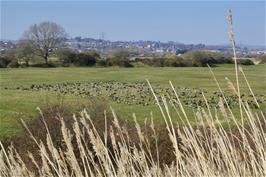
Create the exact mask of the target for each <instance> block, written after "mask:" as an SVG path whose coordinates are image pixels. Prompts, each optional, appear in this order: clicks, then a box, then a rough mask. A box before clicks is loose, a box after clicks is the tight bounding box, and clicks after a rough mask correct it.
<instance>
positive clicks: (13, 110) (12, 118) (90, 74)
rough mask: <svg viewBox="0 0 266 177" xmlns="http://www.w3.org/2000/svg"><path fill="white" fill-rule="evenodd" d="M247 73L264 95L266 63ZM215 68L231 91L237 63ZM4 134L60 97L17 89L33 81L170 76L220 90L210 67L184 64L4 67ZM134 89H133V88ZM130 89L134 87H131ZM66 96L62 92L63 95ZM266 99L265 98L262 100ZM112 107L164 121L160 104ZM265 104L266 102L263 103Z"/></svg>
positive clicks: (0, 106)
mask: <svg viewBox="0 0 266 177" xmlns="http://www.w3.org/2000/svg"><path fill="white" fill-rule="evenodd" d="M243 69H244V71H245V74H246V76H247V78H248V80H249V82H250V85H251V86H252V88H253V90H254V92H255V93H256V94H258V96H259V97H260V96H262V97H263V98H262V99H265V97H264V96H263V94H265V90H266V77H265V76H266V70H265V65H256V66H245V67H243ZM213 71H214V73H215V75H216V77H217V79H218V81H219V83H220V84H221V87H222V89H223V90H225V91H229V89H228V84H227V81H226V80H225V77H228V78H229V79H230V80H231V81H232V82H235V73H234V66H233V65H221V66H219V67H215V68H213ZM0 75H1V78H0V91H1V97H0V115H1V116H0V137H3V136H13V135H18V134H19V132H20V131H21V129H20V119H24V120H30V119H32V118H33V117H36V114H38V112H37V110H36V107H37V106H41V105H43V104H45V103H46V102H47V100H50V102H51V100H52V101H53V100H56V99H57V97H58V94H57V93H55V92H49V91H31V90H21V89H16V88H17V87H27V88H28V87H30V86H31V85H32V84H51V85H55V84H58V83H65V82H70V83H74V82H80V83H90V82H100V81H101V82H107V81H113V82H118V83H122V82H123V83H135V82H138V83H139V82H143V83H145V82H146V81H145V79H148V80H149V81H150V82H151V84H152V85H155V86H156V85H159V86H160V87H162V88H166V87H169V80H171V81H172V83H173V84H174V85H175V86H176V87H180V88H191V89H192V88H194V89H203V88H204V89H206V91H207V92H206V95H207V96H210V95H211V94H212V92H214V91H218V88H217V86H216V84H215V82H214V81H213V78H212V76H211V73H210V71H209V69H208V68H201V67H198V68H197V67H193V68H192V67H184V68H166V67H165V68H151V67H145V68H144V67H140V68H114V67H110V68H20V69H2V68H1V69H0ZM240 85H241V90H242V93H246V94H249V92H248V88H247V85H246V83H245V82H244V80H243V78H242V77H241V79H240ZM132 91H133V90H132ZM129 92H130V90H129ZM60 97H62V96H60ZM63 97H64V100H65V102H68V103H76V102H80V101H84V102H86V100H87V99H88V98H82V97H80V96H74V95H65V96H63ZM262 101H264V100H262ZM265 101H266V100H265ZM110 104H111V105H112V107H113V108H114V109H115V110H116V111H117V112H118V113H119V114H120V115H122V116H123V117H125V118H126V119H129V120H130V119H132V113H136V115H137V117H138V119H140V120H143V119H145V118H146V117H150V112H151V111H152V112H153V115H154V118H155V120H156V121H157V122H160V121H162V119H161V116H160V112H159V109H158V108H157V106H156V105H154V104H151V105H148V106H142V105H127V104H122V103H116V102H114V101H111V100H110ZM263 104H265V103H263ZM188 109H189V110H191V111H189V113H190V116H191V117H193V111H192V110H193V109H192V108H188Z"/></svg>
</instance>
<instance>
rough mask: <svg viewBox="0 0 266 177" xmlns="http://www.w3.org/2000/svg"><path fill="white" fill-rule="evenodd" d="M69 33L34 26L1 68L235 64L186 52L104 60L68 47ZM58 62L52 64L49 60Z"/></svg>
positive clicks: (122, 52) (115, 55)
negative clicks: (179, 54) (139, 64)
mask: <svg viewBox="0 0 266 177" xmlns="http://www.w3.org/2000/svg"><path fill="white" fill-rule="evenodd" d="M67 36H68V35H67V33H66V32H65V30H64V29H63V28H62V27H61V26H60V25H58V24H56V23H54V22H42V23H40V24H34V25H32V26H30V27H29V29H28V30H26V31H25V32H24V34H23V36H22V38H21V40H20V42H19V44H18V48H17V49H16V50H15V51H9V52H6V53H4V54H1V56H0V67H1V68H4V67H28V66H43V67H52V66H99V67H108V66H119V67H133V66H134V63H136V62H138V63H142V64H143V65H147V66H153V67H185V66H192V67H204V66H207V64H208V65H211V66H214V65H215V64H224V63H226V64H231V63H233V61H232V58H231V57H230V56H226V55H224V54H221V53H211V52H205V51H195V52H186V53H185V54H183V55H182V56H176V55H166V56H163V57H153V58H135V59H134V60H132V58H131V57H130V52H128V51H126V50H119V51H116V52H114V53H112V54H110V55H108V56H105V57H103V56H101V55H100V54H99V53H98V52H96V51H87V52H76V51H74V50H72V49H69V48H67V47H66V46H65V43H64V41H65V40H66V39H67ZM51 57H53V58H57V59H58V60H57V61H56V60H51V61H49V58H51ZM238 61H239V63H240V64H244V65H252V64H254V63H253V62H252V61H251V60H248V59H241V60H238Z"/></svg>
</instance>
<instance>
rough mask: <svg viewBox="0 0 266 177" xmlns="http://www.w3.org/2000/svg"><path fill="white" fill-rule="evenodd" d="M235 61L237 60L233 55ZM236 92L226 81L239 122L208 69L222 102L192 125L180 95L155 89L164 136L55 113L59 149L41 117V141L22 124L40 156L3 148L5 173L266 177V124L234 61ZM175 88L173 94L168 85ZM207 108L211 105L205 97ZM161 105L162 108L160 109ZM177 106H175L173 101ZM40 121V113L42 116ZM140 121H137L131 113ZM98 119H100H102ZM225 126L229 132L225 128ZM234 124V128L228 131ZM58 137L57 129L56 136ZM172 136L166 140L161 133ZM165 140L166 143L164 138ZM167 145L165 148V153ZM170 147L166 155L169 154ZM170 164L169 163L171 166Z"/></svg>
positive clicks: (150, 127) (0, 170) (0, 164)
mask: <svg viewBox="0 0 266 177" xmlns="http://www.w3.org/2000/svg"><path fill="white" fill-rule="evenodd" d="M229 22H230V40H231V41H232V45H233V48H234V39H233V35H232V34H233V33H232V26H231V25H232V15H231V11H230V12H229ZM234 59H235V61H236V60H237V58H236V56H234ZM235 66H236V67H235V71H236V80H237V83H236V86H235V85H234V84H233V83H232V82H230V80H229V79H228V83H229V87H230V88H231V89H232V90H233V92H235V94H236V95H238V96H239V103H240V104H239V105H240V106H239V111H240V112H241V120H240V121H237V119H236V118H235V116H234V114H233V112H232V111H231V109H230V107H229V106H228V103H227V100H226V98H225V97H224V96H223V91H222V90H221V87H220V86H219V83H218V82H217V80H216V78H215V75H214V73H213V72H212V71H211V73H212V75H213V77H214V81H215V82H216V84H217V86H218V88H219V89H220V92H221V94H222V97H221V99H220V103H219V107H218V108H217V109H215V111H212V110H210V108H209V107H208V109H207V110H206V109H202V108H200V107H199V108H198V109H197V110H196V112H195V119H197V120H198V122H199V124H198V126H197V127H192V125H191V124H190V122H189V118H188V117H187V113H186V110H185V109H184V107H183V105H182V102H181V101H180V99H179V96H178V95H177V93H176V92H175V96H176V98H175V100H171V101H170V102H169V103H168V102H166V99H165V98H164V96H162V97H158V96H157V95H155V93H154V92H153V89H152V86H151V85H150V83H149V82H148V84H149V85H150V88H151V90H152V92H153V94H154V98H155V100H156V101H157V104H158V108H159V109H160V111H161V114H162V118H163V119H164V121H165V127H163V131H160V129H158V128H156V126H155V125H154V124H153V117H152V115H151V119H150V120H149V124H146V125H145V126H144V127H141V126H140V125H139V124H138V122H137V121H136V119H135V127H130V126H126V125H125V124H123V123H122V124H121V122H120V121H118V118H117V115H116V114H115V112H114V111H113V110H112V109H111V114H112V120H110V119H109V118H108V117H109V116H108V115H107V113H106V111H104V114H103V119H101V126H98V125H99V124H98V123H96V122H97V120H96V122H95V120H93V119H92V118H91V116H90V115H89V114H88V113H87V111H86V110H83V111H81V112H80V114H76V115H74V116H71V121H70V123H67V122H66V119H64V118H63V117H62V116H60V115H58V116H57V117H56V118H57V123H58V125H59V127H57V128H60V131H59V134H60V138H61V143H59V144H60V146H57V145H56V142H55V141H54V140H53V139H54V137H53V136H54V133H51V132H53V131H55V130H53V129H52V128H51V127H50V126H49V125H50V124H49V125H48V124H47V122H46V120H45V119H46V118H45V116H41V120H42V125H43V126H44V129H45V131H46V133H45V137H44V138H36V136H34V133H35V132H32V131H31V130H30V129H29V128H28V126H27V125H26V124H25V123H23V124H24V126H25V128H26V130H27V131H28V133H29V138H30V139H31V140H32V141H33V142H34V144H35V146H36V148H37V149H38V152H37V153H36V154H34V155H33V154H32V153H31V152H27V156H28V159H29V160H28V161H25V158H22V156H25V154H21V153H19V152H18V150H16V147H14V146H12V145H10V146H9V147H8V148H4V146H3V145H2V143H1V142H0V147H1V148H0V156H1V158H0V175H1V176H3V177H9V176H77V177H80V176H86V177H89V176H95V177H96V176H97V177H98V176H103V177H107V176H108V177H109V176H110V177H116V176H118V177H121V176H129V177H130V176H132V177H133V176H134V177H135V176H140V177H143V176H148V177H153V176H154V177H155V176H156V177H159V176H265V175H266V132H265V127H266V126H265V125H266V118H265V114H264V113H263V110H261V111H260V112H253V111H252V110H251V109H250V107H249V105H248V103H247V102H244V101H243V100H241V97H240V89H239V84H238V77H240V76H241V75H239V74H242V76H243V77H244V78H245V80H246V84H247V86H248V87H249V89H250V92H251V94H252V95H253V98H254V101H255V103H256V104H257V106H258V108H260V105H259V104H258V102H257V99H256V97H255V95H254V93H253V91H252V89H251V86H250V84H249V83H248V79H247V78H246V76H245V74H244V71H243V70H242V69H240V70H239V67H238V66H237V62H235ZM170 86H171V87H172V89H173V91H175V88H174V86H173V85H172V83H171V82H170ZM202 97H203V99H204V100H205V101H206V104H207V105H208V102H207V99H206V98H205V96H204V94H203V93H202ZM159 99H161V100H162V102H163V105H161V104H160V103H159ZM176 100H177V101H176ZM169 106H173V107H174V110H175V111H176V116H177V117H178V118H179V119H180V120H181V121H182V122H184V123H185V124H186V126H184V127H180V126H179V125H176V124H175V123H174V122H172V117H171V115H172V114H170V112H169V110H170V109H169ZM41 115H42V114H41ZM133 117H134V118H135V116H134V115H133ZM98 121H99V120H98ZM224 123H225V124H228V126H229V129H225V128H224V126H222V124H224ZM232 125H234V127H236V128H235V129H233V128H231V126H232ZM57 131H58V130H57ZM162 133H164V134H167V136H161V134H162ZM162 138H163V140H164V141H166V142H165V143H163V140H162ZM162 146H163V147H162ZM162 149H166V150H167V151H168V152H169V153H168V154H167V156H165V153H164V152H165V151H162ZM167 158H168V161H167V160H166V159H167Z"/></svg>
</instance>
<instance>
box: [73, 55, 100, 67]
mask: <svg viewBox="0 0 266 177" xmlns="http://www.w3.org/2000/svg"><path fill="white" fill-rule="evenodd" d="M95 64H96V57H95V56H93V55H91V54H90V53H79V54H78V55H77V59H76V60H75V65H78V66H94V65H95Z"/></svg>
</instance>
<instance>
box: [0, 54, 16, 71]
mask: <svg viewBox="0 0 266 177" xmlns="http://www.w3.org/2000/svg"><path fill="white" fill-rule="evenodd" d="M18 66H19V64H18V61H17V58H16V57H15V56H14V55H13V54H4V55H1V56H0V68H6V67H10V68H17V67H18Z"/></svg>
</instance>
